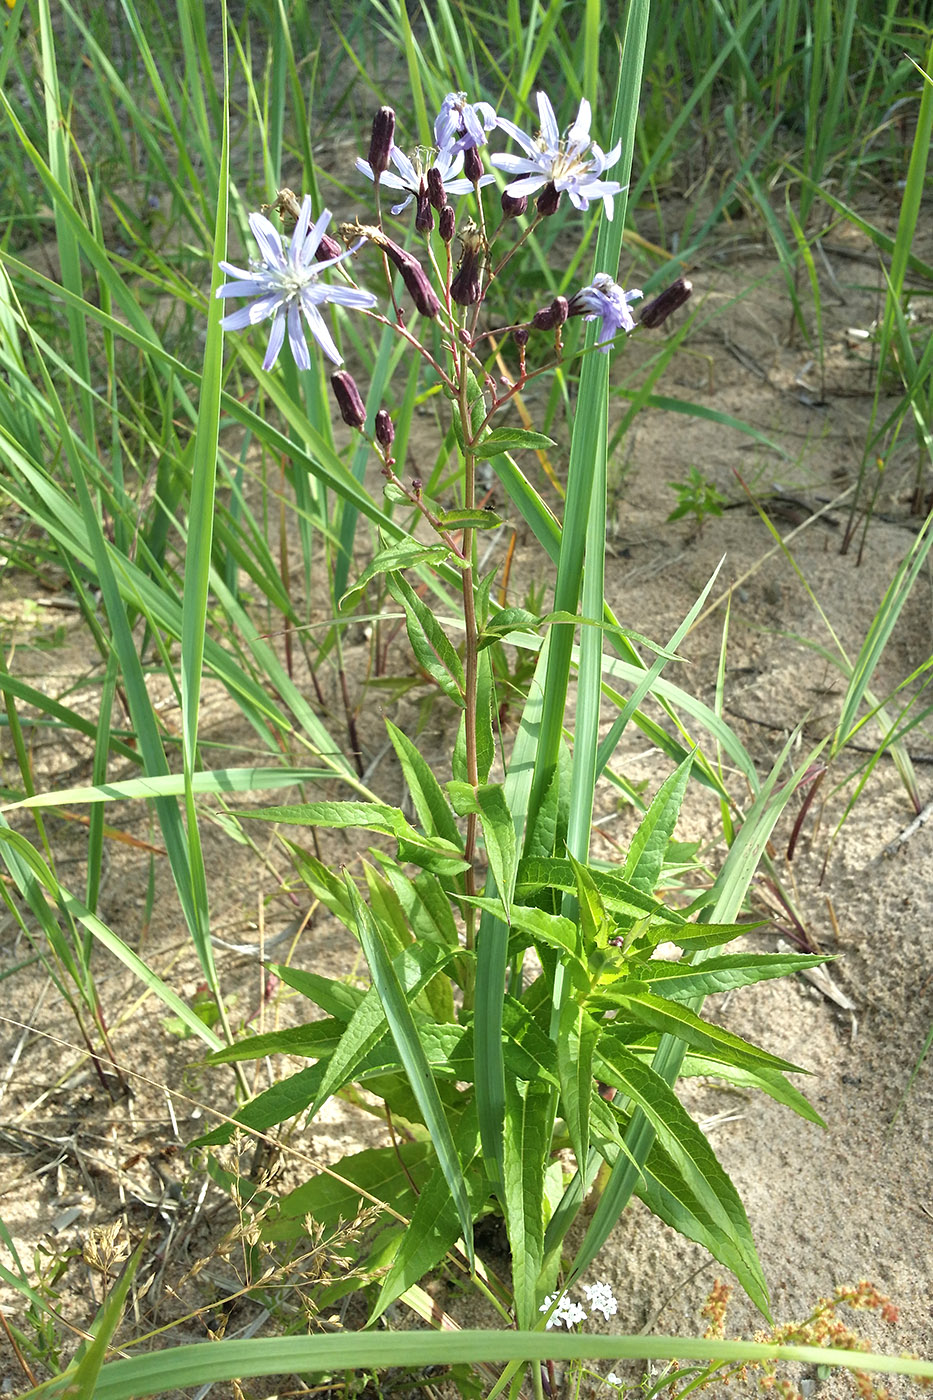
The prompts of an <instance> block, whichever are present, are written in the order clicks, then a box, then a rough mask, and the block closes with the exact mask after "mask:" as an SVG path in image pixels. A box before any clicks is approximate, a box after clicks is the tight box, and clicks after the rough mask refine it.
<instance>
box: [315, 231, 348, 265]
mask: <svg viewBox="0 0 933 1400" xmlns="http://www.w3.org/2000/svg"><path fill="white" fill-rule="evenodd" d="M342 252H343V249H342V248H341V246H340V244H339V243H338V242H337V240H336V238H331V236H330V234H327V233H325V234H324V235H323V236H322V238H321V241H320V243H319V244H318V245H317V252H316V253H315V254H314V261H315V262H327V259H328V258H339V257H340V254H341V253H342Z"/></svg>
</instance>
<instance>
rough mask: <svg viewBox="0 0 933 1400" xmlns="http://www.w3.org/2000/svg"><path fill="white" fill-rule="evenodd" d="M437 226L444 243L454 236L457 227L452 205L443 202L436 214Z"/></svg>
mask: <svg viewBox="0 0 933 1400" xmlns="http://www.w3.org/2000/svg"><path fill="white" fill-rule="evenodd" d="M437 222H438V226H439V228H440V231H441V238H443V240H444V242H445V243H449V242H450V241H451V239H452V238H453V236H454V230H455V229H456V227H457V220H456V218H455V217H454V211H453V205H451V204H445V205H444V207H443V209H442V210H441V212H440V215H439V216H438V221H437Z"/></svg>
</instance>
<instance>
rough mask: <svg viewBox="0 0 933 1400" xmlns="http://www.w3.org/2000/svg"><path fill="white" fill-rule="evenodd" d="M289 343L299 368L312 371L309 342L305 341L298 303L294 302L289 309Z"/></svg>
mask: <svg viewBox="0 0 933 1400" xmlns="http://www.w3.org/2000/svg"><path fill="white" fill-rule="evenodd" d="M288 343H289V345H290V346H291V347H292V355H293V357H294V360H295V364H296V365H297V366H298V368H299V369H310V368H311V356H310V355H309V353H308V342H307V341H306V340H305V334H304V327H303V326H302V324H301V313H300V311H299V304H298V302H297V301H293V302H292V304H291V306H290V307H289V308H288Z"/></svg>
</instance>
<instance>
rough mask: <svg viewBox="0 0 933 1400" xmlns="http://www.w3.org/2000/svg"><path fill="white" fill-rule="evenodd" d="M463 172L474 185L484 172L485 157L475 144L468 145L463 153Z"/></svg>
mask: <svg viewBox="0 0 933 1400" xmlns="http://www.w3.org/2000/svg"><path fill="white" fill-rule="evenodd" d="M463 173H464V175H465V176H466V177H467V179H468V180H469V181H470V182H471V184H474V185H475V184H476V183H477V182H478V180H479V179H480V177H481V175H482V173H483V157H482V156H481V155H480V153H479V151H478V150H477V149H476V147H475V146H468V147H467V149H466V150H465V151H464V153H463Z"/></svg>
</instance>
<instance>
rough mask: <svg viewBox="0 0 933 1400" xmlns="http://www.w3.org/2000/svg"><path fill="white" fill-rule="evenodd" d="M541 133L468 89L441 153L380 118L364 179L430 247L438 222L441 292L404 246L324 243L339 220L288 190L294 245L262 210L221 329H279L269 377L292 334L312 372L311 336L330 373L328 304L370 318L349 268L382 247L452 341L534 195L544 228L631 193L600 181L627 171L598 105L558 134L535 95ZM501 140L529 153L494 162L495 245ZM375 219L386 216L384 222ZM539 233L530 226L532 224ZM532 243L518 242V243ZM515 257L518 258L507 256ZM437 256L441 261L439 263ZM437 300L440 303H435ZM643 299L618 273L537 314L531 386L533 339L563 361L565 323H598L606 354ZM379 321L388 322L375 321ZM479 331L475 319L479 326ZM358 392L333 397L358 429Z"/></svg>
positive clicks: (349, 240) (677, 287)
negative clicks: (498, 245) (564, 212)
mask: <svg viewBox="0 0 933 1400" xmlns="http://www.w3.org/2000/svg"><path fill="white" fill-rule="evenodd" d="M537 107H538V116H539V119H540V129H539V131H538V132H537V133H535V134H532V133H529V132H526V131H523V130H522V129H521V128H520V127H518V126H516V125H515V123H514V122H511V121H509V120H507V119H506V118H505V117H500V116H499V115H498V114H497V113H496V111H495V109H494V108H493V107H492V106H491V105H490V104H489V103H488V102H476V103H470V102H469V101H468V100H467V96H466V94H465V93H463V92H450V93H448V94H447V96H446V97H445V98H444V100H443V102H442V103H441V108H440V111H439V113H438V115H437V118H436V120H435V123H434V141H435V144H434V146H432V147H428V148H425V147H417V148H416V149H415V150H414V151H411V152H405V151H403V150H402V149H401V148H400V147H399V146H398V145H397V144H396V141H395V113H394V111H393V110H392V108H391V107H381V108H380V109H379V111H378V112H377V113H376V116H375V118H374V120H373V127H372V136H371V141H370V147H369V156H368V159H365V160H364V159H363V158H362V157H360V158H359V159H357V161H356V168H357V169H358V170H359V171H360V172H361V174H363V175H365V176H366V177H367V179H369V180H371V181H372V182H373V184H374V185H375V187H376V197H377V210H378V195H379V190H380V188H381V187H385V188H387V189H388V190H390V191H392V192H393V193H395V194H398V195H400V196H402V197H401V198H400V199H399V200H398V201H397V202H396V203H395V204H393V205H392V206H391V209H392V214H393V215H395V216H398V215H400V214H402V213H403V212H404V211H405V210H406V209H407V208H408V207H409V205H410V204H412V202H414V204H415V228H416V230H417V231H418V232H420V233H422V234H424V235H426V236H428V235H430V234H431V232H432V230H433V229H434V228H435V225H436V222H437V221H436V219H435V215H437V216H438V218H439V221H440V235H441V238H442V240H443V243H444V244H445V245H446V250H447V252H446V258H447V274H446V278H444V285H443V286H441V285H440V284H441V280H442V278H443V273H442V272H441V270H440V269H439V268H436V263H435V264H434V265H435V268H436V270H437V272H438V279H437V281H438V290H437V291H436V290H435V288H434V287H433V286H432V285H431V283H430V280H429V278H428V275H427V273H426V272H425V269H424V267H423V266H422V264H421V262H419V260H418V258H417V257H416V256H415V255H414V254H413V253H411V252H410V251H408V250H406V249H403V248H401V247H400V246H399V245H398V244H397V243H395V242H394V241H393V240H392V239H390V238H389V237H388V236H387V235H386V234H385V232H384V231H383V229H382V226H381V221H380V222H379V224H378V227H374V228H369V227H366V226H365V225H361V224H359V223H357V224H355V225H347V226H345V228H344V230H343V233H344V241H345V243H346V244H347V245H348V246H347V247H346V248H345V250H343V251H341V247H340V244H338V243H337V242H336V241H335V240H334V239H333V238H331V237H330V236H329V235H328V234H327V233H326V229H327V225H328V223H329V222H330V217H331V216H330V213H329V211H328V210H326V209H325V210H323V211H322V212H321V214H320V215H319V216H318V218H317V219H316V220H313V218H312V212H311V200H310V198H309V197H308V196H305V198H304V199H303V200H302V201H301V203H300V204H299V201H298V200H297V199H296V198H295V196H294V195H292V194H291V192H290V191H287V190H283V191H281V192H280V193H279V195H278V197H277V199H276V202H275V204H274V205H273V206H272V207H273V208H274V209H276V210H278V211H279V213H280V214H282V215H283V216H285V217H286V218H288V219H290V220H293V221H294V226H293V229H292V232H291V236H290V237H287V238H286V237H283V235H282V234H281V233H279V231H278V230H277V229H276V227H275V226H274V225H273V224H272V223H271V221H270V220H269V218H268V217H267V216H266V212H265V211H264V212H262V213H255V214H250V216H249V226H250V229H251V231H252V234H253V237H254V238H255V240H256V243H257V245H258V248H259V257H258V258H257V259H255V260H253V261H251V262H250V264H249V266H248V267H247V268H241V267H237V266H235V265H234V264H232V263H227V262H222V263H221V264H220V266H221V269H222V270H223V271H224V272H225V273H226V274H228V276H229V277H230V278H232V279H233V280H231V281H228V282H226V283H224V285H222V286H220V287H218V288H217V293H216V294H217V296H218V297H224V298H226V297H245V298H247V302H246V305H244V306H241V307H240V308H239V309H238V310H236V311H233V312H230V313H228V314H227V315H225V316H224V317H223V318H222V320H221V326H222V327H223V329H224V330H231V331H232V330H242V329H244V328H246V327H247V326H254V325H258V324H259V323H260V322H263V321H271V323H272V325H271V330H270V332H269V342H268V346H267V349H266V354H265V357H264V359H263V369H265V370H270V369H272V367H273V366H274V365H275V363H276V361H277V359H278V356H279V352H280V351H281V348H282V345H283V344H284V341H285V335H286V332H287V334H288V341H289V345H290V347H291V352H292V356H293V358H294V361H295V364H296V365H297V366H298V368H299V369H302V370H307V369H310V366H311V358H310V354H309V350H308V341H307V338H306V337H307V332H308V331H310V333H311V336H312V337H313V339H314V340H315V341H316V342H317V344H318V345H319V347H320V348H321V350H323V352H324V354H325V355H326V356H327V358H328V359H330V360H331V361H332V362H333V363H334V364H335V365H340V364H342V363H343V360H342V356H341V354H340V351H339V350H338V348H337V345H336V343H335V341H334V339H333V335H332V333H331V329H330V327H329V326H328V324H327V322H326V321H325V319H324V316H323V314H322V312H323V309H324V308H325V307H326V306H337V307H342V308H347V309H352V310H358V311H364V312H371V313H373V314H375V315H377V316H378V313H376V312H373V308H374V307H375V306H376V302H377V298H376V297H375V296H374V295H373V294H372V293H371V292H369V291H365V290H364V289H363V288H361V287H358V286H357V285H356V284H355V282H354V281H353V280H352V278H351V276H350V274H349V271H348V264H349V260H350V259H351V258H352V257H353V256H354V254H355V253H357V252H358V250H359V248H360V247H361V246H362V245H363V244H364V243H367V242H369V243H373V244H374V245H375V246H376V247H377V248H378V249H379V250H380V251H381V253H382V254H383V256H384V260H387V262H388V263H392V264H393V265H394V267H395V268H396V270H397V271H398V272H399V273H400V275H401V277H402V280H403V282H404V284H405V289H406V291H407V292H408V294H409V295H410V296H411V298H412V301H413V302H414V305H415V308H416V310H417V311H418V312H419V313H420V314H421V315H422V316H427V317H431V318H441V319H446V323H447V325H448V326H450V327H451V328H452V329H453V330H454V331H455V332H457V333H459V332H458V327H457V320H456V317H457V314H458V313H457V310H456V308H457V307H463V308H468V307H475V306H477V305H478V303H480V302H482V300H483V299H484V296H485V294H486V291H487V290H488V288H489V286H490V284H491V282H492V280H493V279H494V278H495V277H496V276H497V275H499V274H501V269H502V268H503V267H504V266H505V263H506V262H508V260H509V258H510V256H511V252H509V253H507V254H505V255H504V256H503V257H502V258H500V260H499V262H498V264H495V263H494V260H493V259H492V257H491V249H492V244H493V241H494V240H495V238H497V237H498V236H499V235H500V234H501V232H502V229H503V228H504V227H506V224H507V222H508V220H511V219H515V218H519V217H521V216H522V215H523V214H524V213H525V212H526V211H527V207H528V198H529V196H531V195H535V194H537V196H538V197H537V202H536V216H535V221H536V222H537V221H538V220H540V219H542V218H545V217H547V216H548V215H551V214H553V213H554V212H555V210H556V209H557V207H558V205H559V203H560V201H561V198H562V196H563V195H564V194H566V195H567V198H568V200H569V201H570V203H571V204H572V205H573V206H574V207H575V208H576V209H579V210H581V211H585V210H587V209H588V208H589V206H590V204H591V202H593V201H594V200H597V201H602V204H603V208H604V211H605V214H606V217H607V218H609V219H611V218H612V215H613V207H614V206H613V201H614V197H615V195H617V194H619V193H620V191H621V189H622V186H621V185H620V184H619V183H618V182H617V181H613V180H610V179H606V178H604V177H605V175H606V172H607V171H609V170H611V168H612V167H613V166H614V165H615V163H616V162H617V161H618V159H619V156H620V153H621V143H617V144H616V145H615V146H614V147H613V148H612V150H610V151H608V152H604V151H603V150H602V148H601V147H600V146H599V145H597V143H596V142H595V141H594V140H593V138H592V136H591V134H590V128H591V124H592V111H591V108H590V104H589V102H587V101H586V99H584V100H583V101H581V103H580V106H579V110H578V112H577V116H576V118H575V120H574V121H573V122H572V124H571V125H570V127H569V128H568V129H567V131H566V133H564V134H563V135H562V134H561V130H560V127H559V126H558V123H557V117H556V115H555V112H554V108H553V106H552V104H551V101H550V98H549V97H548V96H547V94H546V93H544V92H539V93H538V95H537ZM495 130H499V131H502V132H504V133H505V134H506V135H508V136H510V137H511V138H512V139H513V140H514V141H515V142H517V143H518V145H519V146H520V147H521V149H522V152H523V153H522V154H520V155H515V154H509V153H497V154H495V155H493V156H491V157H490V163H491V165H492V166H493V167H494V169H496V170H500V171H502V172H504V173H505V174H506V175H507V176H509V177H511V178H510V181H509V183H508V184H507V185H506V187H505V189H504V191H503V193H502V196H501V204H502V212H503V223H502V225H500V227H499V229H497V230H496V232H495V233H494V234H493V235H492V238H491V239H490V237H489V236H488V235H487V225H486V219H485V215H484V211H483V205H482V190H483V189H484V188H485V187H486V186H488V185H489V184H490V183H492V182H493V181H494V180H495V178H496V177H495V175H494V174H492V173H490V172H489V171H487V170H485V169H484V166H483V157H482V155H481V148H483V147H485V146H486V145H487V144H488V140H489V137H490V135H491V134H492V133H493V132H494V131H495ZM470 193H472V194H473V195H474V197H475V198H476V199H477V201H479V216H478V222H476V223H474V222H473V221H471V220H467V221H465V223H464V225H463V227H462V229H461V230H460V233H459V240H460V245H461V250H462V252H461V257H460V262H459V266H458V267H457V268H456V271H455V270H454V268H453V255H452V252H451V244H452V240H453V237H454V234H455V232H456V216H455V214H454V211H453V208H452V206H451V205H450V204H449V200H450V199H456V198H458V197H460V196H462V195H466V194H470ZM378 217H379V216H378V215H377V218H378ZM532 227H534V225H532ZM526 237H527V232H525V233H523V234H521V236H520V239H519V242H523V241H524V239H525V238H526ZM512 251H514V250H512ZM432 256H433V255H432ZM338 271H339V274H340V276H341V278H342V279H343V280H342V281H330V280H324V278H323V274H325V273H335V272H338ZM438 291H440V292H441V294H442V295H441V296H438ZM689 294H690V284H689V283H688V282H685V281H683V279H680V281H679V282H678V283H675V284H674V287H672V288H669V289H668V290H667V291H666V292H664V293H662V294H661V296H660V297H657V298H656V299H655V300H654V301H652V302H650V303H648V304H647V306H646V307H645V308H644V309H643V311H642V316H641V321H642V324H644V325H645V326H657V325H660V324H661V323H662V322H663V321H664V320H665V319H666V317H667V316H668V315H670V313H671V311H672V310H674V309H676V307H677V306H679V305H682V304H683V301H684V300H685V299H686V297H687V296H689ZM641 297H642V293H641V292H640V291H635V290H633V291H624V290H623V288H622V287H620V286H619V285H618V283H617V282H615V281H614V279H613V277H612V275H611V274H610V273H609V272H600V273H598V274H597V275H596V276H595V277H594V279H593V281H592V282H591V283H590V284H589V285H588V286H586V287H583V288H581V289H580V290H579V291H577V292H574V293H573V294H572V295H568V296H566V297H564V296H559V297H556V298H554V299H553V300H552V301H551V302H550V303H549V305H548V306H546V307H544V308H542V309H541V310H539V311H538V312H537V313H536V314H535V315H534V316H533V317H532V318H531V319H530V321H529V322H528V325H527V326H519V327H513V328H512V330H513V335H514V338H515V343H516V344H517V345H518V347H519V350H520V355H521V376H522V378H523V379H524V378H525V377H526V368H525V346H526V344H527V340H528V333H529V332H530V331H550V332H553V333H554V337H555V351H556V354H557V355H558V356H559V355H560V353H561V349H562V346H561V327H562V325H563V323H564V322H565V321H566V320H567V318H568V317H572V316H582V317H583V319H584V320H585V321H597V322H598V323H599V329H598V334H597V344H598V345H599V347H600V349H602V351H603V352H604V353H606V354H608V353H609V350H610V348H611V346H612V343H613V342H614V341H615V340H616V339H617V338H618V337H619V336H620V335H627V334H629V333H630V332H631V331H633V330H634V329H635V327H636V322H635V318H634V317H633V315H632V311H631V309H630V308H631V304H632V303H633V302H634V301H637V300H639V299H640V298H641ZM393 306H394V309H395V318H396V324H397V326H398V327H399V328H401V329H403V328H404V313H403V310H402V308H401V307H400V306H399V305H398V303H397V302H396V301H395V299H394V297H393ZM379 319H380V320H381V321H382V322H383V324H387V322H386V318H385V317H381V316H379ZM472 324H473V326H474V327H475V324H476V320H475V314H474V318H473V322H472ZM353 393H355V386H354V389H353V392H352V393H351V388H350V382H349V376H345V375H342V376H340V377H337V378H336V380H335V394H336V395H337V398H338V406H339V408H340V411H341V415H342V416H343V417H344V419H345V421H347V422H348V423H350V424H351V425H352V426H358V427H360V428H361V429H362V422H359V421H357V420H359V419H360V417H361V411H360V406H359V403H358V402H357V399H355V398H353Z"/></svg>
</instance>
